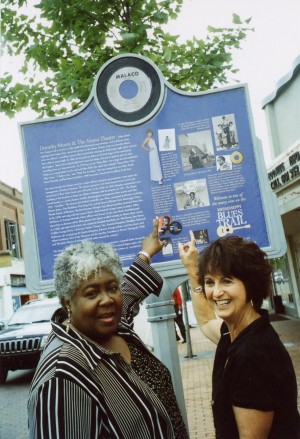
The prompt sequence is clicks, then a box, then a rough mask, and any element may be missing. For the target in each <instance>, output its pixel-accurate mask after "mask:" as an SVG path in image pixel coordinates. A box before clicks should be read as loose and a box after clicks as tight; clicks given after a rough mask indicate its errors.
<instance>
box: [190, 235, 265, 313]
mask: <svg viewBox="0 0 300 439" xmlns="http://www.w3.org/2000/svg"><path fill="white" fill-rule="evenodd" d="M271 272H272V268H271V265H270V263H269V262H268V260H267V255H266V253H265V252H263V251H262V250H261V249H260V248H259V247H258V245H257V244H255V242H253V241H247V240H245V239H243V238H240V237H238V236H226V237H223V238H220V239H218V240H216V241H215V242H213V243H212V244H211V245H209V246H208V247H206V248H205V249H204V250H203V251H202V252H201V254H200V256H199V281H200V285H202V287H203V288H204V276H205V275H206V274H212V275H216V274H219V275H220V274H222V275H223V276H228V277H230V276H233V277H236V278H237V279H239V280H240V281H242V282H243V284H244V285H245V289H246V294H247V299H248V300H252V302H253V306H254V308H255V309H256V310H259V309H260V308H261V306H262V303H263V299H266V298H267V297H268V296H269V294H270V291H271Z"/></svg>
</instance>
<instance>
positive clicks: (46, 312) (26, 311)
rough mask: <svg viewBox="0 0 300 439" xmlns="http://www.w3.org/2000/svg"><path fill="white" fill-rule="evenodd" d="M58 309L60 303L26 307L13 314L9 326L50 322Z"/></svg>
mask: <svg viewBox="0 0 300 439" xmlns="http://www.w3.org/2000/svg"><path fill="white" fill-rule="evenodd" d="M57 308H59V304H58V303H47V305H45V304H44V305H40V306H36V305H34V306H31V305H25V306H23V307H21V308H19V309H18V310H17V311H16V312H15V313H14V314H13V316H12V317H11V319H10V321H9V322H8V326H13V325H22V324H30V323H37V322H49V321H50V319H51V317H52V315H53V313H54V311H55V310H56V309H57Z"/></svg>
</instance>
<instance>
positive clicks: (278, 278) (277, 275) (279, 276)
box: [273, 270, 284, 284]
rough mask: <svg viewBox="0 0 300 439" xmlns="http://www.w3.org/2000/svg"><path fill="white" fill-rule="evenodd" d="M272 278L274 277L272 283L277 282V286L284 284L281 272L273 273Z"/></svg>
mask: <svg viewBox="0 0 300 439" xmlns="http://www.w3.org/2000/svg"><path fill="white" fill-rule="evenodd" d="M273 276H274V282H277V283H279V284H281V283H282V284H283V283H284V277H283V274H282V271H281V270H278V271H274V273H273Z"/></svg>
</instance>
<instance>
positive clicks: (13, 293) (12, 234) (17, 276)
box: [0, 181, 37, 320]
mask: <svg viewBox="0 0 300 439" xmlns="http://www.w3.org/2000/svg"><path fill="white" fill-rule="evenodd" d="M24 228H25V221H24V209H23V197H22V193H21V192H19V191H18V190H17V189H15V188H12V187H10V186H8V185H7V184H5V183H3V182H1V181H0V320H6V319H8V318H9V317H10V315H11V314H12V313H13V311H14V309H16V308H18V307H19V306H20V305H23V304H24V303H25V302H27V301H28V300H30V299H33V298H36V297H37V296H36V295H35V294H34V295H32V294H30V292H28V291H27V289H26V278H25V268H24V260H23V255H24V253H23V252H24V250H23V239H22V235H23V231H24Z"/></svg>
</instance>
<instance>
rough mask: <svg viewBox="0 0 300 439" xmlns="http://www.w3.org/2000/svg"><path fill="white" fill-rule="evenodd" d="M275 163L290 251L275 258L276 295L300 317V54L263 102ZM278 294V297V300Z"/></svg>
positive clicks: (273, 181)
mask: <svg viewBox="0 0 300 439" xmlns="http://www.w3.org/2000/svg"><path fill="white" fill-rule="evenodd" d="M263 109H264V110H265V113H266V119H267V125H268V132H269V139H270V147H271V154H272V157H273V162H272V165H271V166H270V167H269V168H268V179H269V182H270V186H271V188H272V190H273V192H274V194H275V195H276V197H277V201H278V205H279V209H280V215H281V220H282V224H283V228H284V233H285V238H286V243H287V254H286V255H285V256H284V257H282V258H280V259H278V260H273V261H272V263H273V267H274V273H273V274H274V276H273V280H274V298H275V301H277V304H279V306H280V303H281V302H282V305H283V312H285V313H286V314H288V315H290V316H294V317H300V294H299V293H300V57H298V58H297V59H296V60H295V62H294V64H293V67H292V69H291V71H290V72H288V73H287V75H285V76H284V77H283V78H282V79H281V80H280V81H279V82H278V83H277V87H276V89H275V91H274V92H273V93H272V94H271V95H270V96H268V97H267V98H266V99H265V100H264V102H263ZM276 296H277V299H276Z"/></svg>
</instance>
